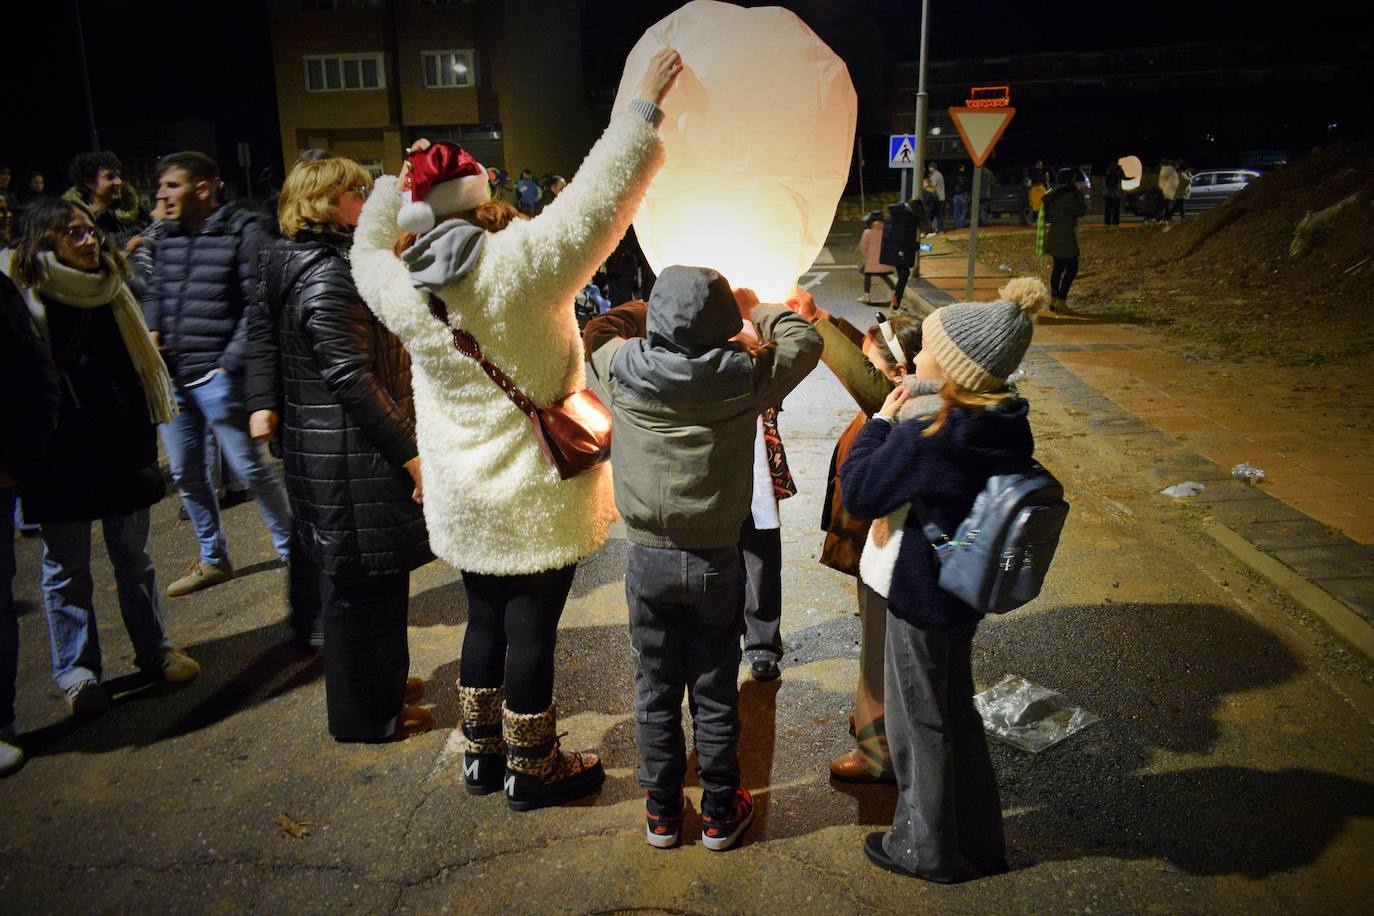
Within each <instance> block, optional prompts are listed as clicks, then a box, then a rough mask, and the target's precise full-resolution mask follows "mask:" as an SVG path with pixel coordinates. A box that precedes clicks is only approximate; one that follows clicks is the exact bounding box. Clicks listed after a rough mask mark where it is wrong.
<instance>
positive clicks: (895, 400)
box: [878, 385, 911, 420]
mask: <svg viewBox="0 0 1374 916" xmlns="http://www.w3.org/2000/svg"><path fill="white" fill-rule="evenodd" d="M910 397H911V395H910V394H908V393H907V390H906V386H905V385H898V386H897V387H896V388H893V389H892V393H891V394H889V395H888V396H887V400H886V401H883V406H882V407H880V408H878V416H880V417H882V418H883V419H885V420H893V419H896V417H897V411H899V410H901V409H902V405H903V404H905V403H906V402H907V400H908V399H909V398H910Z"/></svg>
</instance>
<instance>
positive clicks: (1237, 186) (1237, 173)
mask: <svg viewBox="0 0 1374 916" xmlns="http://www.w3.org/2000/svg"><path fill="white" fill-rule="evenodd" d="M1259 176H1260V173H1259V172H1255V171H1251V170H1250V169H1208V170H1206V171H1203V172H1194V173H1193V189H1192V193H1191V194H1189V196H1188V203H1187V204H1186V205H1185V206H1186V207H1187V209H1188V210H1189V211H1197V210H1210V209H1212V208H1213V207H1216V206H1220V205H1221V204H1222V203H1223V202H1224V201H1225V200H1226V199H1227V198H1228V197H1230V196H1231V195H1232V194H1235V193H1237V192H1239V191H1241V190H1243V189H1244V188H1245V186H1246V185H1248V184H1249V183H1250V182H1252V181H1254V180H1255V179H1256V178H1258V177H1259Z"/></svg>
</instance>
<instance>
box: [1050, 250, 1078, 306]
mask: <svg viewBox="0 0 1374 916" xmlns="http://www.w3.org/2000/svg"><path fill="white" fill-rule="evenodd" d="M1076 276H1078V258H1055V259H1054V268H1053V269H1052V270H1051V271H1050V295H1051V296H1053V297H1054V298H1056V299H1058V300H1059V301H1060V302H1066V301H1068V298H1069V287H1070V286H1073V278H1074V277H1076Z"/></svg>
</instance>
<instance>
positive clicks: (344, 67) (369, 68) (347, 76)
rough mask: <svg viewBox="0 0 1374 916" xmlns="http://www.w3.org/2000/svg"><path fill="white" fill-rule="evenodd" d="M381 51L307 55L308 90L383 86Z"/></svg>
mask: <svg viewBox="0 0 1374 916" xmlns="http://www.w3.org/2000/svg"><path fill="white" fill-rule="evenodd" d="M382 60H383V57H382V54H381V53H380V52H379V53H376V54H335V55H329V56H322V57H306V58H304V61H305V88H306V90H307V91H309V92H344V91H348V90H356V89H383V88H385V87H386V78H385V77H384V76H383V75H382V69H383V68H382Z"/></svg>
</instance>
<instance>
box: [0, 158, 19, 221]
mask: <svg viewBox="0 0 1374 916" xmlns="http://www.w3.org/2000/svg"><path fill="white" fill-rule="evenodd" d="M13 183H14V172H13V171H11V170H10V167H9V166H8V165H5V164H3V163H0V198H3V199H4V201H5V203H7V204H8V205H9V210H10V212H11V213H18V212H19V195H18V194H15V193H14V188H12V187H10V185H11V184H13Z"/></svg>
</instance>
